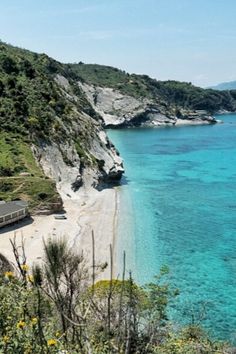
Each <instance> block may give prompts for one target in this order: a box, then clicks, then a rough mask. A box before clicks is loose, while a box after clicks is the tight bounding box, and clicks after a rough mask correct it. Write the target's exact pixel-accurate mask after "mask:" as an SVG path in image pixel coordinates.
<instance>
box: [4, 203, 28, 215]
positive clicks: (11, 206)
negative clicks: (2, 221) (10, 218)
mask: <svg viewBox="0 0 236 354" xmlns="http://www.w3.org/2000/svg"><path fill="white" fill-rule="evenodd" d="M25 208H26V205H19V204H16V203H15V202H7V203H4V204H0V217H3V216H6V215H9V214H11V213H15V212H17V211H20V210H22V209H25Z"/></svg>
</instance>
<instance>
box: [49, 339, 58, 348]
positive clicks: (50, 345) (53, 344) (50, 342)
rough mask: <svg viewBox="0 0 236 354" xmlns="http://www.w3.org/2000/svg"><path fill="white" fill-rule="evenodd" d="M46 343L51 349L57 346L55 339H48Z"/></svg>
mask: <svg viewBox="0 0 236 354" xmlns="http://www.w3.org/2000/svg"><path fill="white" fill-rule="evenodd" d="M47 343H48V346H49V347H53V346H55V345H56V344H57V341H56V340H55V339H48V341H47Z"/></svg>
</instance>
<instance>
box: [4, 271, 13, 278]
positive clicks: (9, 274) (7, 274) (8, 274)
mask: <svg viewBox="0 0 236 354" xmlns="http://www.w3.org/2000/svg"><path fill="white" fill-rule="evenodd" d="M4 275H5V277H6V278H8V279H12V278H13V277H14V273H13V272H5V273H4Z"/></svg>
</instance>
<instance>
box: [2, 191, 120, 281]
mask: <svg viewBox="0 0 236 354" xmlns="http://www.w3.org/2000/svg"><path fill="white" fill-rule="evenodd" d="M64 209H65V211H66V213H65V215H66V217H67V219H65V220H56V219H55V218H54V215H47V216H33V217H32V219H31V220H30V219H25V220H22V221H21V222H19V223H18V224H15V225H12V226H9V227H5V228H2V229H0V252H1V253H2V254H3V255H4V256H6V257H7V259H8V260H10V261H12V262H14V256H13V253H12V247H11V244H10V239H13V237H14V235H15V237H16V241H17V245H19V246H20V244H21V239H22V238H23V239H24V244H25V252H26V256H27V263H28V264H29V265H32V264H33V263H35V262H42V260H43V253H44V243H43V240H45V241H47V240H48V239H49V238H61V237H65V238H66V239H67V241H68V244H69V246H70V247H72V248H73V250H75V251H76V252H82V251H83V254H84V256H85V258H86V259H87V260H88V266H89V268H91V267H92V231H93V232H94V239H95V260H96V265H99V264H101V263H103V264H104V263H106V262H107V263H108V264H109V266H108V267H107V268H106V269H105V270H104V271H103V272H102V273H101V274H100V275H99V276H98V279H109V277H110V245H112V251H113V252H112V253H113V277H117V271H118V269H117V267H116V255H115V248H116V247H115V246H116V245H115V244H116V232H117V225H116V224H117V213H118V191H117V189H116V188H108V189H104V190H102V191H100V192H99V191H97V190H95V189H93V188H90V189H85V188H84V189H83V188H82V189H81V190H80V191H79V192H78V194H77V197H76V199H67V200H64Z"/></svg>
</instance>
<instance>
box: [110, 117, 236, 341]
mask: <svg viewBox="0 0 236 354" xmlns="http://www.w3.org/2000/svg"><path fill="white" fill-rule="evenodd" d="M220 119H222V120H224V124H217V125H212V126H185V127H174V128H158V129H156V128H145V129H144V128H137V129H122V130H112V131H109V132H108V133H109V136H110V138H111V140H112V141H113V142H114V143H115V145H116V146H117V148H118V149H119V151H120V153H121V155H122V157H123V158H124V161H125V170H126V174H125V177H124V186H122V187H121V203H122V206H121V208H122V213H123V214H122V215H123V217H121V218H120V232H119V233H120V249H127V252H128V261H129V266H132V267H133V272H134V276H135V278H136V280H137V281H138V282H139V283H146V282H148V281H150V280H151V279H152V277H153V276H154V275H155V274H157V273H158V271H159V269H160V267H161V265H168V266H169V267H170V271H171V273H170V278H171V284H173V285H174V286H176V287H177V288H178V289H179V290H180V295H179V296H178V299H177V300H176V301H175V303H174V304H172V306H171V308H170V317H171V319H172V320H173V321H177V322H181V323H190V321H191V318H192V314H194V316H195V318H196V321H197V320H198V319H200V318H201V324H202V325H203V326H205V328H207V329H209V330H210V333H211V334H212V335H213V336H215V337H217V338H221V339H228V340H230V341H233V342H235V341H236V188H235V186H236V184H235V183H236V115H232V114H231V115H222V116H221V117H220ZM127 203H128V204H127ZM121 221H122V222H121Z"/></svg>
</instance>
